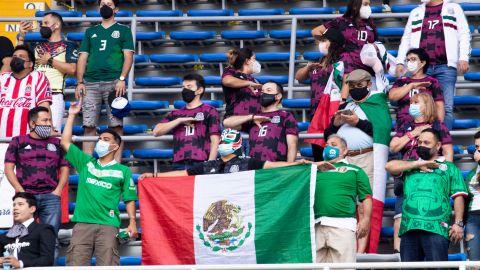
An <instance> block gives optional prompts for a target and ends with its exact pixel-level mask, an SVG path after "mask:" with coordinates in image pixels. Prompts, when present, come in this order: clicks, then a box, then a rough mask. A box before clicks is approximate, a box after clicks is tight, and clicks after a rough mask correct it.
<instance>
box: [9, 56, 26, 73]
mask: <svg viewBox="0 0 480 270" xmlns="http://www.w3.org/2000/svg"><path fill="white" fill-rule="evenodd" d="M10 68H11V69H12V71H13V72H15V73H18V72H21V71H22V70H24V69H25V60H23V59H22V58H18V57H13V58H12V61H11V62H10Z"/></svg>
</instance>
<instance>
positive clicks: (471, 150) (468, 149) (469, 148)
mask: <svg viewBox="0 0 480 270" xmlns="http://www.w3.org/2000/svg"><path fill="white" fill-rule="evenodd" d="M476 150H477V149H476V148H475V145H473V144H471V145H469V146H467V152H468V153H469V154H470V155H473V153H475V151H476Z"/></svg>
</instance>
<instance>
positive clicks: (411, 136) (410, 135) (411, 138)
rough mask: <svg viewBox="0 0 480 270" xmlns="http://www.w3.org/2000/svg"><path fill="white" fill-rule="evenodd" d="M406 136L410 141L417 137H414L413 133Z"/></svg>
mask: <svg viewBox="0 0 480 270" xmlns="http://www.w3.org/2000/svg"><path fill="white" fill-rule="evenodd" d="M405 135H407V137H408V138H409V139H410V140H413V139H414V138H415V137H414V136H413V135H412V133H411V132H407V133H406V134H405Z"/></svg>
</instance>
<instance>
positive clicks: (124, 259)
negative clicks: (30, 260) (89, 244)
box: [57, 256, 142, 266]
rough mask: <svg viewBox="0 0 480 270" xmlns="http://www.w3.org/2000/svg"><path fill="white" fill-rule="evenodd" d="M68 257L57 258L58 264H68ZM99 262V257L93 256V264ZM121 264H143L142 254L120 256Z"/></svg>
mask: <svg viewBox="0 0 480 270" xmlns="http://www.w3.org/2000/svg"><path fill="white" fill-rule="evenodd" d="M66 262H67V261H66V258H65V257H58V258H57V265H58V266H66ZM96 263H97V259H96V258H95V257H93V258H92V262H91V264H92V266H93V265H95V264H96ZM120 265H142V257H140V256H120Z"/></svg>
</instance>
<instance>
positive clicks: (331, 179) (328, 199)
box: [314, 160, 372, 219]
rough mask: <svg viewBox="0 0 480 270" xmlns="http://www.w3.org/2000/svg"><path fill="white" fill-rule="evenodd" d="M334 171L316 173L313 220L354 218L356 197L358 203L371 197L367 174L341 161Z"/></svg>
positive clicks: (336, 164)
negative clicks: (321, 218)
mask: <svg viewBox="0 0 480 270" xmlns="http://www.w3.org/2000/svg"><path fill="white" fill-rule="evenodd" d="M334 166H335V168H336V169H335V170H330V171H325V172H322V171H318V172H317V182H316V189H315V203H314V211H315V219H318V218H320V217H337V218H345V217H353V218H354V217H355V213H356V212H355V211H356V201H357V196H358V199H359V200H360V201H363V200H364V199H365V198H367V197H369V196H370V197H371V196H372V189H371V187H370V183H369V182H368V176H367V174H366V173H365V172H364V171H363V170H362V169H361V168H360V167H357V166H355V165H351V164H347V163H346V161H344V160H342V161H340V162H337V163H335V164H334Z"/></svg>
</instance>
